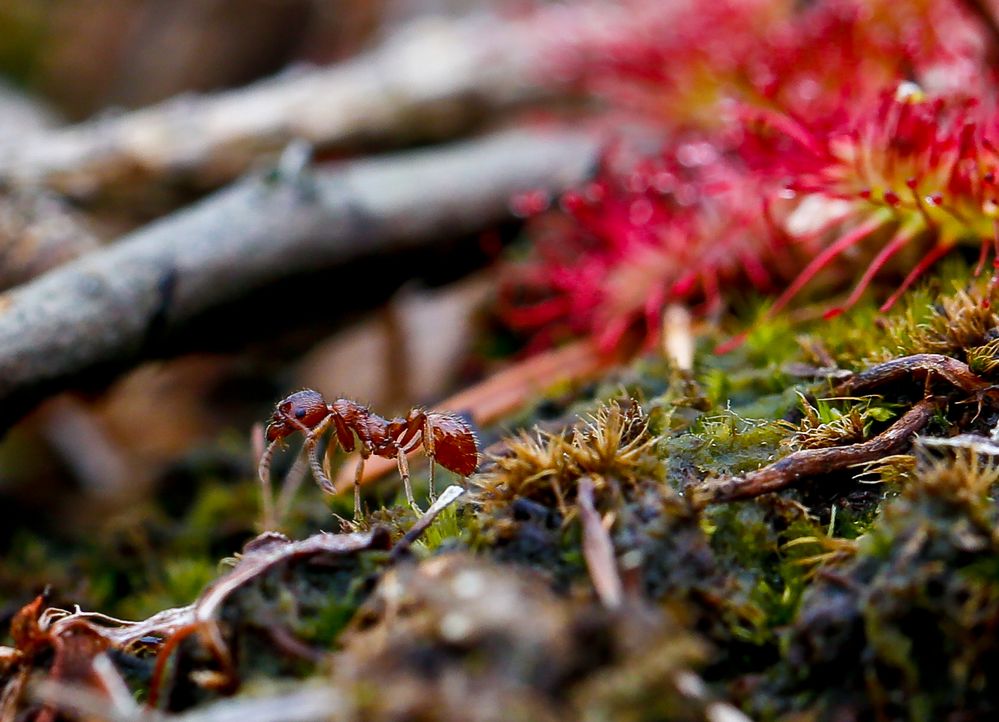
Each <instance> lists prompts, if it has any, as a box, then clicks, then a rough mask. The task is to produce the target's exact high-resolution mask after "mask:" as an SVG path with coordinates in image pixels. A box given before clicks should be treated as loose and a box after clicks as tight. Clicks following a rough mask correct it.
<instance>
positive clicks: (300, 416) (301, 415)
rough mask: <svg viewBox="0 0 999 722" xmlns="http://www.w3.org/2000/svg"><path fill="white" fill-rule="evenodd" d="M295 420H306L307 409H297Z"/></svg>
mask: <svg viewBox="0 0 999 722" xmlns="http://www.w3.org/2000/svg"><path fill="white" fill-rule="evenodd" d="M295 418H296V419H304V418H305V409H295Z"/></svg>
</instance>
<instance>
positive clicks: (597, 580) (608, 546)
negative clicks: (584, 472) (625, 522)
mask: <svg viewBox="0 0 999 722" xmlns="http://www.w3.org/2000/svg"><path fill="white" fill-rule="evenodd" d="M577 503H578V505H579V519H580V521H581V522H582V525H583V557H584V558H585V559H586V568H587V569H588V570H589V572H590V579H591V580H592V581H593V588H594V589H595V590H596V592H597V596H598V597H600V601H601V602H602V603H603V605H604V606H605V607H607V608H608V609H617V608H618V607H620V606H621V601H622V598H623V595H624V592H623V587H622V584H621V575H620V574H619V573H618V569H617V563H616V561H615V559H614V544H613V543H612V542H611V538H610V534H609V533H608V531H607V528H606V527H605V526H604V523H603V519H601V518H600V513H599V512H598V511H597V509H596V506H595V505H594V501H593V479H592V478H591V477H589V476H584V477H583V478H582V479H580V480H579V493H578V497H577Z"/></svg>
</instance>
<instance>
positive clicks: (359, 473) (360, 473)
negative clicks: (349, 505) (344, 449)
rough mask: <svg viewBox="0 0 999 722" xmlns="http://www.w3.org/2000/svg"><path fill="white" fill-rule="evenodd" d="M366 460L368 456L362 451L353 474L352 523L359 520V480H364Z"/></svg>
mask: <svg viewBox="0 0 999 722" xmlns="http://www.w3.org/2000/svg"><path fill="white" fill-rule="evenodd" d="M367 460H368V455H367V454H366V453H365V452H364V451H363V450H362V451H361V458H360V460H359V461H358V462H357V470H356V471H355V472H354V521H357V520H358V519H360V518H361V479H363V478H364V462H365V461H367Z"/></svg>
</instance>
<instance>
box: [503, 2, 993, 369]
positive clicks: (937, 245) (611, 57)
mask: <svg viewBox="0 0 999 722" xmlns="http://www.w3.org/2000/svg"><path fill="white" fill-rule="evenodd" d="M631 5H634V3H632V4H631ZM638 5H639V6H641V8H642V9H643V14H641V15H640V16H639V17H640V19H641V32H639V33H637V35H636V37H635V38H634V43H633V45H629V40H631V39H630V38H617V39H616V40H614V39H607V38H601V39H600V40H599V42H596V43H594V44H593V46H592V47H591V48H590V49H591V50H592V49H593V48H594V47H595V48H597V49H603V50H607V51H608V54H607V55H606V56H605V57H603V56H600V54H599V53H589V54H587V53H585V52H579V51H578V48H577V52H576V53H575V54H574V55H573V58H574V62H577V63H578V62H582V61H588V62H591V63H592V64H593V67H592V68H591V72H590V76H589V80H591V81H592V83H591V86H592V87H606V86H608V85H609V83H608V79H617V81H618V85H617V90H615V93H614V96H616V97H617V98H618V103H619V104H623V105H624V106H625V107H626V108H627V109H629V110H630V111H633V112H636V113H641V114H643V115H644V117H645V118H649V117H653V118H654V119H655V121H656V122H657V123H658V125H659V126H660V127H661V128H662V132H663V136H664V138H666V139H667V140H665V141H664V142H663V144H662V149H661V150H660V151H658V152H655V153H652V154H645V155H644V156H642V155H638V156H634V155H629V154H628V153H626V152H622V151H621V149H622V148H624V147H626V146H627V142H626V141H621V142H620V143H619V144H618V146H616V148H615V150H614V151H609V152H608V159H607V162H606V163H605V164H604V166H603V167H602V169H601V171H600V173H599V174H598V177H597V178H596V180H594V181H593V182H592V183H591V184H589V185H588V186H587V187H585V188H582V189H577V190H575V191H571V192H569V193H567V194H565V195H564V196H563V197H562V198H561V199H560V200H559V203H558V204H557V206H558V209H559V210H558V211H548V212H545V213H540V214H539V215H538V216H537V217H536V218H535V219H534V220H532V221H531V223H530V224H529V233H530V234H531V236H532V238H533V239H534V248H533V252H532V255H531V256H530V257H529V258H528V260H526V261H525V262H523V263H520V264H515V265H512V266H511V267H510V268H509V269H508V271H507V273H506V276H505V279H504V281H503V283H502V290H501V294H500V295H501V307H500V313H501V316H502V317H503V318H504V319H505V320H506V321H507V323H508V324H509V325H510V326H511V327H513V328H515V329H517V330H519V331H522V332H525V333H527V334H528V335H529V336H530V337H531V339H532V341H531V344H532V347H533V348H537V347H542V346H546V345H549V344H550V343H552V342H554V341H555V340H557V339H558V338H559V337H562V336H567V335H590V336H593V337H595V338H596V339H597V341H598V343H599V346H600V347H601V348H602V349H604V350H610V349H611V348H614V347H616V346H618V345H619V344H620V343H621V342H622V340H623V339H624V338H625V336H626V335H627V333H628V331H629V330H638V331H639V332H640V333H641V335H642V336H643V337H644V338H645V340H646V341H647V342H649V343H653V342H655V341H656V340H657V337H658V333H659V329H660V318H661V314H662V310H663V308H664V307H665V306H666V305H667V304H669V303H684V304H687V305H691V306H694V307H695V309H696V310H698V311H700V312H702V313H713V312H716V311H717V310H719V309H720V308H721V307H722V306H723V305H724V299H725V295H726V294H725V291H726V290H727V289H729V288H730V287H732V286H733V285H737V286H739V287H744V288H745V287H752V288H755V289H757V290H758V291H761V292H764V293H772V292H774V291H775V290H776V289H778V288H780V289H782V290H783V292H782V293H781V294H780V295H779V296H778V297H777V299H776V300H775V301H774V303H773V305H772V307H771V310H770V313H776V312H778V311H780V310H781V309H783V308H784V307H785V306H786V305H787V304H788V303H789V302H790V301H791V300H792V299H793V298H794V297H795V296H796V295H797V294H798V293H799V292H800V291H801V290H802V289H803V288H804V287H805V286H806V285H808V284H809V283H810V282H811V281H813V279H815V277H816V276H817V275H819V273H820V272H824V271H826V270H827V269H831V268H832V267H833V266H835V267H837V268H840V269H841V270H843V271H846V275H847V277H849V275H853V276H855V277H859V278H858V279H857V280H856V281H855V284H854V287H853V290H852V292H851V293H850V294H849V296H848V298H847V299H846V301H845V302H844V303H843V304H841V305H840V306H838V307H837V308H834V309H830V311H829V314H830V315H831V314H835V313H838V312H840V311H842V310H843V309H845V308H848V307H849V306H851V305H853V304H854V303H856V301H857V300H858V299H859V298H860V297H861V295H862V294H863V292H864V291H865V290H866V289H867V288H868V286H869V285H870V283H871V282H872V280H873V279H874V278H875V277H877V276H878V275H879V273H881V272H882V271H883V270H885V269H887V268H889V267H893V268H895V270H899V269H900V268H901V269H902V270H904V273H905V277H904V280H903V281H902V282H901V283H900V285H898V287H897V289H896V290H895V292H894V293H893V294H891V296H890V297H889V298H888V299H887V301H886V302H885V304H884V308H888V307H890V306H891V304H892V303H894V301H895V300H896V299H897V298H898V296H899V294H901V293H902V292H904V290H905V289H906V288H908V287H909V286H910V285H911V284H912V283H913V282H914V281H915V280H916V279H917V278H918V277H919V276H920V275H921V274H922V273H924V272H925V271H926V270H927V269H928V268H929V267H930V266H932V265H933V263H935V262H936V261H937V260H938V259H939V258H940V257H942V256H943V255H944V254H945V253H947V252H948V251H949V250H950V249H952V248H953V247H954V246H955V245H957V244H960V243H976V244H981V247H982V255H981V258H982V263H980V264H979V267H981V266H982V265H983V264H984V260H985V259H986V257H987V256H986V254H987V253H988V251H989V249H990V248H991V247H992V246H993V245H994V246H995V247H996V248H997V250H999V240H997V238H999V235H997V234H999V231H997V226H996V223H997V221H996V218H997V216H999V205H997V203H999V201H997V196H999V192H997V189H996V173H997V172H999V171H997V169H996V168H997V165H999V163H997V152H996V147H995V145H994V142H999V138H997V135H999V117H997V116H996V107H997V105H996V102H995V100H994V92H993V87H994V84H995V76H994V74H993V73H992V71H991V69H990V68H989V66H988V64H987V62H986V51H987V43H986V41H985V34H984V32H983V31H982V28H980V27H978V25H976V21H975V20H974V19H973V18H972V17H971V16H970V15H968V14H966V13H965V12H964V11H963V9H962V7H961V5H960V3H957V2H944V1H943V0H917V1H916V2H912V3H895V4H892V3H889V2H882V1H875V2H868V3H864V2H859V0H826V1H825V2H823V1H821V0H819V1H817V2H814V3H811V4H810V5H809V6H808V7H807V8H806V9H805V10H802V11H800V12H796V11H795V10H794V8H793V7H792V6H790V5H789V4H788V3H785V2H778V1H769V2H768V1H765V0H746V1H745V2H737V1H736V0H729V1H728V2H722V3H718V4H708V5H709V7H707V8H706V9H705V8H701V7H698V6H695V5H691V6H689V7H687V6H686V5H685V6H684V8H685V13H686V14H684V13H679V14H678V13H677V12H676V10H675V8H674V9H672V10H667V11H664V12H663V15H662V18H663V19H662V20H661V21H659V22H656V20H655V17H656V16H655V13H654V7H656V4H655V3H652V4H651V5H650V4H649V3H647V2H640V3H638ZM726 12H728V13H729V14H728V15H727V16H726ZM760 18H763V22H758V21H759V20H760ZM698 34H700V36H699V35H698ZM698 37H700V38H701V39H702V40H703V42H700V43H699V42H698ZM657 39H658V40H661V43H660V44H657V43H658V40H657ZM580 58H582V61H580ZM584 70H585V68H584ZM583 75H584V78H586V77H587V76H586V73H585V72H584V73H583ZM912 78H914V79H915V80H916V81H918V82H919V83H920V84H922V85H920V84H917V83H916V82H913V80H911V79H912ZM695 86H696V88H697V90H696V92H692V89H694V88H695ZM923 88H926V90H925V91H924V90H923ZM636 98H639V99H640V100H641V102H640V103H635V102H634V101H635V99H636ZM678 98H683V100H684V102H683V103H678V104H676V105H672V103H674V102H675V101H677V99H678ZM692 99H693V100H692ZM657 100H658V101H660V102H658V103H657V102H656V101H657ZM691 102H693V103H694V104H695V105H696V103H698V102H703V105H702V106H701V107H699V108H694V107H692V105H691ZM650 109H651V110H653V112H652V113H649V110H650ZM699 115H700V118H699ZM636 157H637V159H636ZM629 158H631V160H628V159H629ZM541 201H542V199H540V198H539V197H538V196H528V197H527V198H526V199H521V201H520V206H521V210H522V211H525V212H537V211H539V210H540V209H541V207H542V206H543V205H544V204H543V203H542V202H541ZM878 244H880V245H878ZM861 247H863V248H864V249H865V250H866V251H868V255H866V256H865V255H864V254H863V253H856V252H855V249H856V248H861ZM872 255H873V259H872V258H871V256H872ZM858 258H859V259H865V260H864V262H865V263H867V265H866V266H865V267H861V268H859V269H856V270H853V271H851V264H853V267H854V268H855V264H856V263H857V259H858Z"/></svg>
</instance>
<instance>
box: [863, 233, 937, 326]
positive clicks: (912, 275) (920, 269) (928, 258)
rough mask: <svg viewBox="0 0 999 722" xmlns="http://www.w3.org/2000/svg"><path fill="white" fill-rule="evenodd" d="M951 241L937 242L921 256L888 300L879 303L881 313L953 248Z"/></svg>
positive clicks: (886, 310) (889, 308) (889, 307)
mask: <svg viewBox="0 0 999 722" xmlns="http://www.w3.org/2000/svg"><path fill="white" fill-rule="evenodd" d="M953 247H954V246H953V244H952V243H944V242H938V243H937V245H935V246H933V248H931V249H930V251H929V253H927V254H926V255H925V256H923V258H922V259H921V260H920V261H919V263H917V264H916V265H915V266H914V267H913V269H912V270H911V271H910V272H909V275H907V276H906V277H905V280H903V281H902V284H901V285H900V286H899V287H898V288H897V289H895V292H894V293H892V295H891V296H889V297H888V300H887V301H885V302H884V303H883V304H881V308H880V309H879V310H880V311H881V313H886V312H888V311H890V310H891V307H892V306H894V305H895V302H896V301H898V299H899V298H900V297H901V295H902V294H903V293H905V292H906V291H907V290H908V289H909V287H910V286H911V285H912V284H913V283H915V282H916V281H918V280H919V278H920V277H921V276H922V275H923V274H924V273H926V271H928V270H929V269H930V268H931V267H932V266H933V265H934V264H935V263H936V262H937V261H939V260H940V259H941V258H943V257H944V256H946V255H947V254H948V253H949V252H950V251H951V249H952V248H953Z"/></svg>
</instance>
